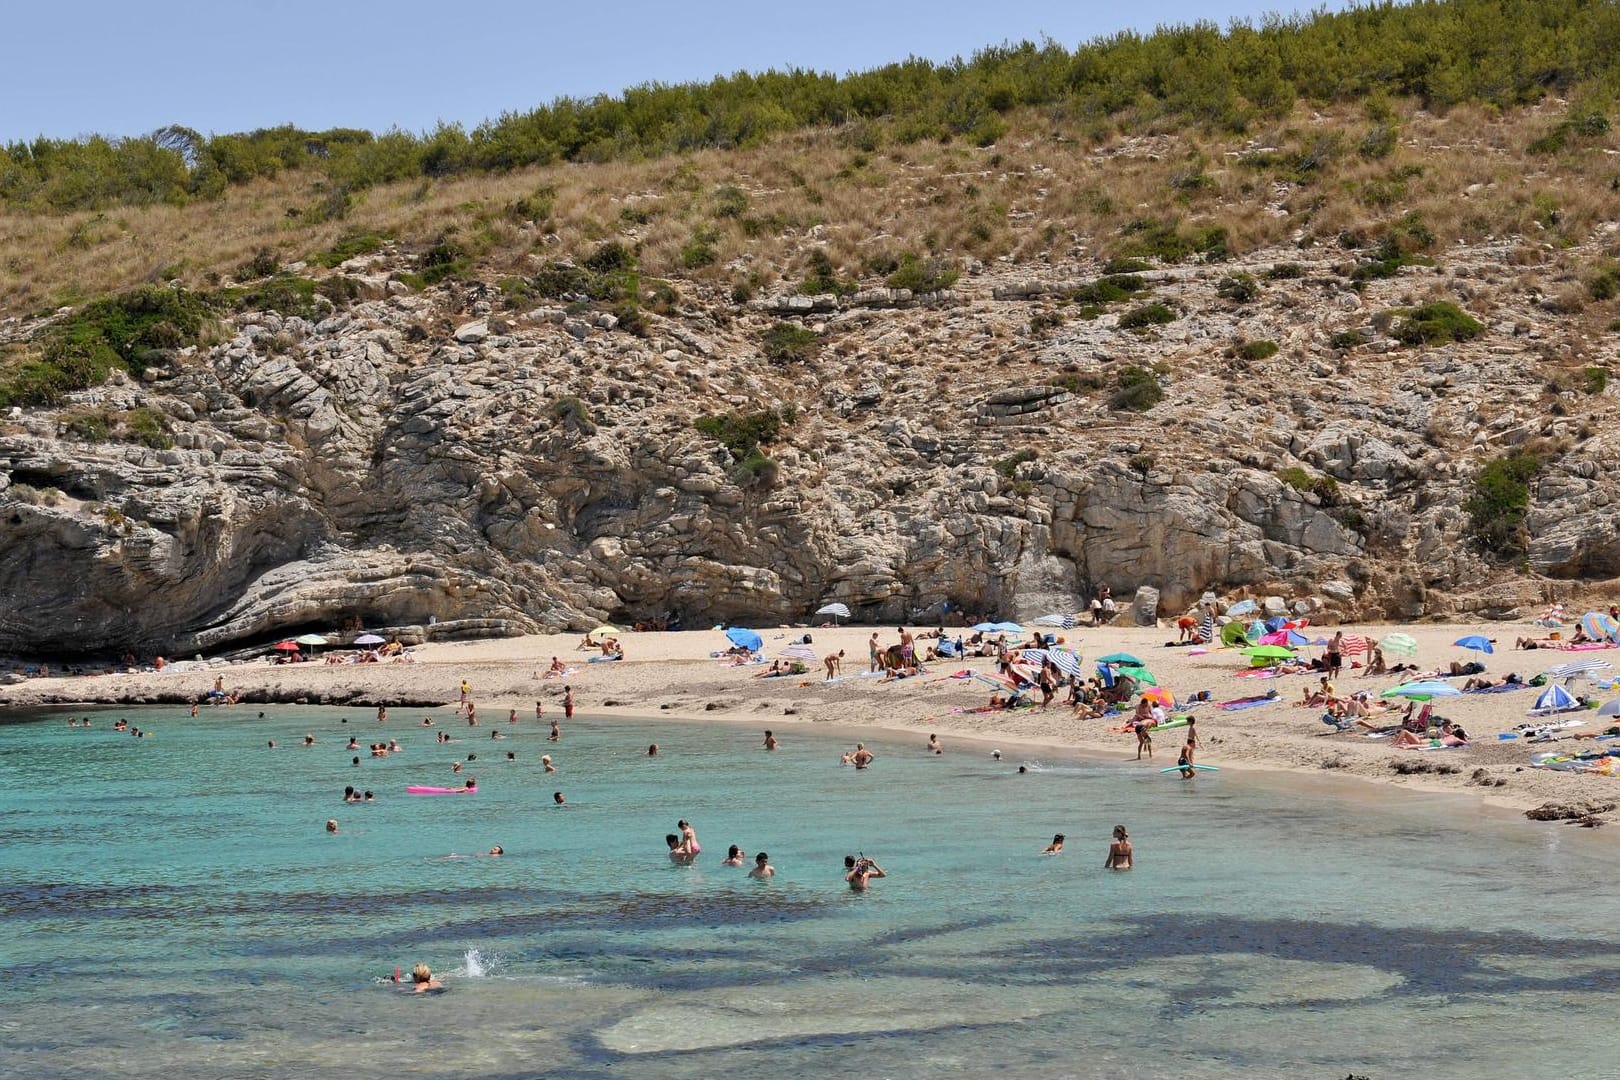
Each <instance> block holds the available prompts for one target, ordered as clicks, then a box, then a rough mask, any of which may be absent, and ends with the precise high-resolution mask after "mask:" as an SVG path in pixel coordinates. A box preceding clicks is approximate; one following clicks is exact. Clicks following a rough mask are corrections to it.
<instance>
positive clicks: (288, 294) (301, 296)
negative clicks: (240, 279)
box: [219, 274, 326, 319]
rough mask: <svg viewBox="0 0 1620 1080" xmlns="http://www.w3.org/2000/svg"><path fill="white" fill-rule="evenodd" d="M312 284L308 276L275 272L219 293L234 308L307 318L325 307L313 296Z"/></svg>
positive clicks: (314, 287)
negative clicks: (274, 274) (256, 282)
mask: <svg viewBox="0 0 1620 1080" xmlns="http://www.w3.org/2000/svg"><path fill="white" fill-rule="evenodd" d="M316 287H317V286H316V283H315V282H314V281H312V280H310V279H309V278H306V277H297V276H296V275H293V274H278V275H276V276H275V277H273V278H270V279H269V280H267V281H261V282H259V283H258V284H255V285H248V286H245V287H239V288H235V289H226V290H223V291H221V292H220V294H219V296H220V299H221V301H223V302H224V303H226V304H228V305H229V306H230V307H231V308H232V310H235V311H274V312H277V313H279V314H282V315H296V316H299V317H301V318H306V319H311V318H316V317H318V316H319V315H321V313H322V312H324V311H325V310H326V307H325V306H323V304H322V302H321V301H319V300H317V299H316Z"/></svg>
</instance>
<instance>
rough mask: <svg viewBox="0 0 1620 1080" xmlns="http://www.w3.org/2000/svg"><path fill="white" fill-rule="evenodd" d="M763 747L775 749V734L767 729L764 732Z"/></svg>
mask: <svg viewBox="0 0 1620 1080" xmlns="http://www.w3.org/2000/svg"><path fill="white" fill-rule="evenodd" d="M765 749H767V750H775V749H776V736H775V735H772V734H771V733H770V732H769V731H767V732H766V733H765Z"/></svg>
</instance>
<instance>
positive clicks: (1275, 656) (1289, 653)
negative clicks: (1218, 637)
mask: <svg viewBox="0 0 1620 1080" xmlns="http://www.w3.org/2000/svg"><path fill="white" fill-rule="evenodd" d="M1238 652H1240V653H1242V654H1243V655H1244V656H1247V657H1250V658H1252V659H1255V660H1291V659H1293V656H1294V650H1293V649H1285V648H1283V647H1282V646H1281V645H1255V646H1252V647H1250V648H1247V649H1239V650H1238Z"/></svg>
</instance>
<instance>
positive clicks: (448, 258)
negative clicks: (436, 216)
mask: <svg viewBox="0 0 1620 1080" xmlns="http://www.w3.org/2000/svg"><path fill="white" fill-rule="evenodd" d="M471 269H472V253H471V252H469V251H468V250H467V248H466V245H464V244H462V243H460V242H459V241H457V240H454V239H451V238H449V237H446V238H444V239H441V240H440V241H439V242H438V243H436V244H434V245H433V246H432V247H430V248H428V249H427V250H426V251H424V252H422V254H421V257H419V258H418V259H417V260H416V276H417V277H418V278H420V279H421V281H422V284H423V285H437V284H439V283H440V282H443V281H448V280H450V279H451V278H462V277H466V276H467V273H468V271H470V270H471Z"/></svg>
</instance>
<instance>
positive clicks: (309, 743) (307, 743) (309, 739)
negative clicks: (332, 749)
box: [304, 735, 315, 746]
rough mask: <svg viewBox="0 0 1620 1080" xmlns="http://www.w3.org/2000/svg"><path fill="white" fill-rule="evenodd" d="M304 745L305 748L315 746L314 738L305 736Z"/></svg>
mask: <svg viewBox="0 0 1620 1080" xmlns="http://www.w3.org/2000/svg"><path fill="white" fill-rule="evenodd" d="M304 745H305V746H314V745H315V736H313V735H305V736H304Z"/></svg>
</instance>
